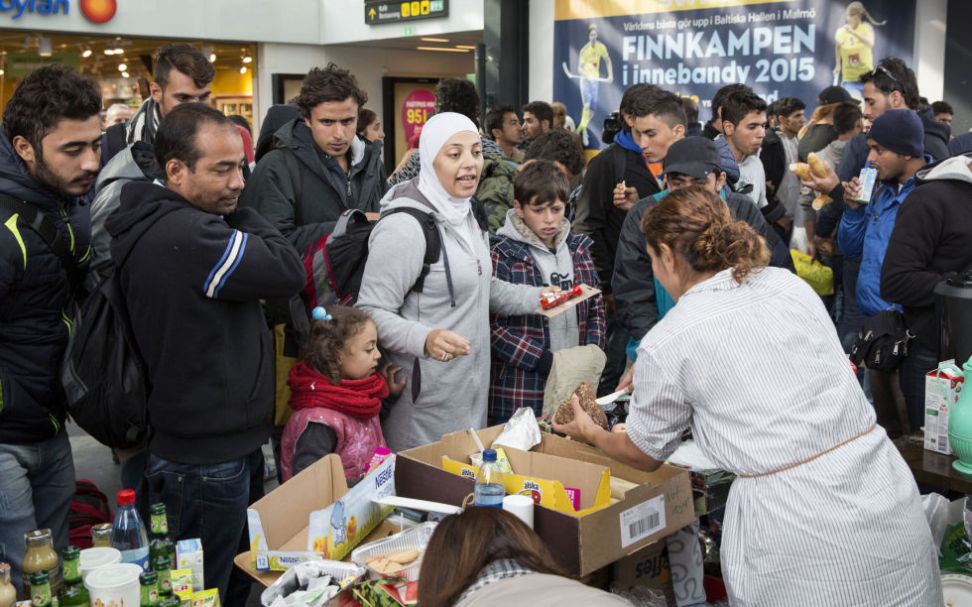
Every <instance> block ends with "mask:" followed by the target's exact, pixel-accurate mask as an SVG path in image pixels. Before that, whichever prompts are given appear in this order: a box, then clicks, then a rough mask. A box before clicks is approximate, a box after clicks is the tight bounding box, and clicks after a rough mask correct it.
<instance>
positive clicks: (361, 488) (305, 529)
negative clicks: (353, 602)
mask: <svg viewBox="0 0 972 607" xmlns="http://www.w3.org/2000/svg"><path fill="white" fill-rule="evenodd" d="M395 460H396V458H394V457H391V458H389V459H388V460H386V461H385V462H384V463H383V464H382V465H381V466H378V467H377V468H375V469H373V470H372V471H371V472H369V473H368V475H367V476H366V477H365V478H364V479H362V480H361V482H359V483H358V484H357V485H355V487H354V488H353V489H351V490H350V491H349V490H348V483H347V480H345V477H344V468H343V466H342V465H341V458H340V457H338V456H337V455H334V454H331V455H328V456H326V457H324V458H322V459H320V460H318V461H317V462H315V463H314V464H312V465H310V466H308V467H307V468H306V469H304V470H302V471H301V472H300V473H299V474H297V475H296V476H294V477H293V478H292V479H290V480H289V481H287V482H286V483H284V484H282V485H280V486H279V487H277V488H276V489H274V490H273V491H271V492H270V493H268V494H267V495H266V496H265V497H263V498H262V499H260V500H259V501H257V502H255V503H254V504H253V505H252V506H250V508H248V509H247V522H248V525H249V533H250V551H249V552H244V553H243V554H240V555H237V557H236V558H235V559H234V562H235V563H236V566H237V567H239V568H240V569H242V570H243V571H245V572H246V573H248V574H249V575H251V576H252V577H253V578H255V579H256V580H257V581H259V582H261V583H262V584H264V585H269V584H271V583H273V581H274V580H276V579H277V578H278V577H279V576H280V572H281V571H283V570H286V569H288V568H290V567H292V566H294V565H296V564H297V563H299V562H301V561H303V560H308V559H311V558H320V557H321V556H322V555H321V554H319V553H317V552H314V551H310V550H307V548H308V536H309V522H310V518H311V514H312V513H314V512H318V511H321V510H327V511H328V512H330V513H333V512H334V508H333V506H334V505H335V504H337V503H339V502H340V503H344V504H346V506H343V507H341V508H340V509H339V510H340V511H341V512H342V522H343V531H342V534H343V535H342V537H341V539H342V540H343V542H342V543H346V545H347V546H349V548H348V550H349V551H350V547H353V546H355V545H358V544H360V543H363V542H370V541H374V540H376V539H381V538H383V537H387V536H389V535H392V534H394V533H397V532H398V528H397V527H396V526H394V525H392V524H391V523H390V522H388V521H383V519H384V516H385V515H387V512H385V511H384V510H382V512H380V513H378V514H377V515H375V517H372V514H373V513H370V514H365V515H362V514H361V513H360V512H359V511H358V509H357V506H355V505H354V504H352V502H354V503H359V504H363V503H364V502H368V504H367V507H368V508H381V507H379V506H377V505H376V504H371V503H370V498H369V499H363V498H360V497H359V498H358V499H352V498H353V497H354V495H352V494H351V492H355V493H365V492H367V493H368V494H369V495H375V496H378V495H379V494H388V493H390V494H392V495H394V487H395V485H394V470H395ZM366 481H367V482H366ZM386 508H387V507H386ZM388 511H390V508H388ZM369 512H370V511H369ZM351 516H356V517H357V519H356V521H355V527H356V528H355V529H354V530H353V532H352V529H350V528H349V526H350V517H351ZM345 517H346V518H345ZM373 518H374V519H375V520H377V523H376V525H377V526H375V527H374V528H373V529H371V528H369V524H370V522H371V520H372V519H373ZM358 521H368V524H364V525H361V524H359V523H358ZM369 532H370V534H369ZM365 535H366V536H367V537H364V536H365ZM362 538H363V539H362ZM332 544H333V540H332ZM339 558H340V557H339Z"/></svg>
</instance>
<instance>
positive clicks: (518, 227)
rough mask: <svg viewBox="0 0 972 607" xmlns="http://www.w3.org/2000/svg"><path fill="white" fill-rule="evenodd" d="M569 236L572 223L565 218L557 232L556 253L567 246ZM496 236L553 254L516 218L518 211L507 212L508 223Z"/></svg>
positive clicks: (504, 224)
mask: <svg viewBox="0 0 972 607" xmlns="http://www.w3.org/2000/svg"><path fill="white" fill-rule="evenodd" d="M568 234H570V222H569V221H567V219H566V218H564V220H563V221H562V222H561V223H560V229H559V230H558V231H557V237H556V239H555V240H554V243H555V245H556V246H555V248H554V251H559V250H560V248H561V247H563V246H565V243H566V241H567V235H568ZM496 235H497V236H505V237H507V238H509V239H510V240H513V241H516V242H522V243H523V244H526V245H529V246H531V247H533V248H535V249H539V250H540V251H544V252H546V253H552V252H553V251H551V250H550V247H548V246H547V245H546V244H544V242H543V241H542V240H541V239H540V237H539V236H537V235H536V233H535V232H534V231H533V230H531V229H530V227H529V226H528V225H527V224H526V222H525V221H523V220H522V219H520V218H519V217H517V216H516V211H515V210H513V209H510V210H509V211H507V212H506V222H505V223H503V225H502V227H500V229H499V230H497V231H496Z"/></svg>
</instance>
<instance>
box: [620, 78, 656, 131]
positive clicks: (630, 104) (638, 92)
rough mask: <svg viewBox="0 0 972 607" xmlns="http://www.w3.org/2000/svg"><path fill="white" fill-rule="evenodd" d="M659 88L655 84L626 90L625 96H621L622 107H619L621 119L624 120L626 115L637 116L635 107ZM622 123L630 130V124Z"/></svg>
mask: <svg viewBox="0 0 972 607" xmlns="http://www.w3.org/2000/svg"><path fill="white" fill-rule="evenodd" d="M657 88H658V87H657V86H655V85H654V84H635V85H634V86H630V87H628V88H627V89H625V91H624V94H623V95H621V105H620V106H619V107H618V111H619V112H621V118H622V119H623V118H624V117H625V115H627V116H635V113H634V108H635V106H637V105H640V104H641V103H642V100H643V99H644V98H645V96H646V95H649V94H650V93H651V92H652V91H654V90H656V89H657ZM643 115H644V114H642V116H643ZM621 123H622V124H623V125H624V129H625V130H628V124H627V123H626V122H624V120H622V121H621Z"/></svg>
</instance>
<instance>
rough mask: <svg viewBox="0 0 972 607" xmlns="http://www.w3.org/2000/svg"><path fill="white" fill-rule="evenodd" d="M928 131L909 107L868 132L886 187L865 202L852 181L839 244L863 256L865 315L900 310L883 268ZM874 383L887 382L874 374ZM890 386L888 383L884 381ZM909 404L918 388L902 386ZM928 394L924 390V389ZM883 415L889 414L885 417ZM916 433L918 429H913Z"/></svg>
mask: <svg viewBox="0 0 972 607" xmlns="http://www.w3.org/2000/svg"><path fill="white" fill-rule="evenodd" d="M923 139H924V129H923V128H922V125H921V119H919V118H918V115H917V114H915V113H914V112H913V111H911V110H908V109H901V110H888V111H887V112H885V113H883V114H882V115H881V116H879V117H878V118H877V120H875V121H874V124H873V125H871V130H870V131H868V133H867V146H868V148H869V150H870V151H869V152H868V155H867V161H868V162H869V163H870V164H871V166H872V167H873V168H875V169H877V172H878V180H879V181H880V182H881V188H880V190H878V191H877V194H876V196H872V197H871V202H870V203H869V204H868V202H867V201H864V202H861V201H859V200H858V198H859V194H860V191H859V187H860V184H859V183H858V180H857V177H855V178H853V179H851V180H850V181H849V182H848V183H847V186H846V188H845V196H844V203H845V204H846V205H847V210H846V211H844V216H843V217H842V218H841V220H840V228H839V229H838V230H837V245H838V246H839V247H840V250H841V252H842V253H843V254H844V255H845V256H848V257H857V256H860V258H861V269H860V272H859V274H858V278H857V304H858V306H859V307H860V309H861V312H862V313H863V314H864V316H865V317H872V316H876V315H877V314H879V313H881V312H883V311H885V310H892V309H896V308H895V306H894V305H893V302H888V301H885V300H884V299H883V298H882V297H881V266H882V264H883V263H884V254H885V252H886V251H887V248H888V242H889V241H890V240H891V232H892V230H894V222H895V218H896V217H897V215H898V209H899V208H901V205H902V204H903V203H904V202H905V200H906V199H907V197H908V195H909V194H911V192H912V191H913V190H914V189H915V173H917V172H918V170H919V169H921V168H922V167H923V166H925V164H926V159H925V155H924V153H923V152H924V143H923ZM871 377H872V380H874V381H872V385H874V384H878V383H881V382H883V380H884V379H886V378H882V377H879V376H876V374H875V372H874V371H873V370H872V371H871ZM883 383H886V382H883ZM901 388H902V392H903V393H904V394H905V397H906V400H913V399H914V398H916V395H915V394H912V395H911V398H908V395H909V393H914V392H915V391H916V387H915V386H906V385H902V386H901ZM879 391H880V388H877V389H876V390H875V398H874V401H875V407H876V408H877V409H878V423H880V424H881V425H883V426H885V428H889V424H890V428H889V433H891V432H893V431H895V430H897V427H896V423H895V422H896V421H897V422H898V423H900V425H901V431H903V432H906V431H907V429H908V425H909V423H908V420H907V419H899V420H895V419H894V417H896V416H895V415H891V414H890V413H888V412H887V410H886V409H885V404H886V403H888V402H891V401H890V400H889V399H887V398H884V397H883V396H882V395H879ZM922 393H923V389H922ZM882 413H884V414H887V415H890V417H885V418H884V419H882ZM914 429H917V428H914Z"/></svg>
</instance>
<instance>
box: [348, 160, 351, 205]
mask: <svg viewBox="0 0 972 607" xmlns="http://www.w3.org/2000/svg"><path fill="white" fill-rule="evenodd" d="M350 205H351V167H348V206H350Z"/></svg>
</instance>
